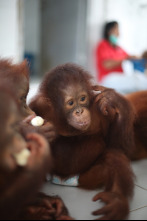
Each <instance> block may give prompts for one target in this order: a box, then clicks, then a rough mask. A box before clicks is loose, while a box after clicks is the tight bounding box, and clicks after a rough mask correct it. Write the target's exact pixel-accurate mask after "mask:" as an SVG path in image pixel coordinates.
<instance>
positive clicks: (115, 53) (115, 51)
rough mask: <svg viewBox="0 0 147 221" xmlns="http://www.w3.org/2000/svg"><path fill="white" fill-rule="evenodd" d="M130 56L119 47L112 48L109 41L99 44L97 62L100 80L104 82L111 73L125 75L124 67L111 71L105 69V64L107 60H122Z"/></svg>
mask: <svg viewBox="0 0 147 221" xmlns="http://www.w3.org/2000/svg"><path fill="white" fill-rule="evenodd" d="M127 57H128V54H127V53H126V52H125V51H124V50H123V49H122V48H120V47H119V46H116V47H114V46H112V45H111V43H110V42H109V41H107V40H103V41H101V42H100V43H99V44H98V47H97V50H96V62H97V69H98V80H99V81H102V80H103V78H104V77H106V76H107V75H108V74H109V73H112V72H118V73H123V69H122V66H121V65H120V66H118V67H116V68H113V69H111V70H108V69H106V68H105V67H104V65H103V63H104V61H106V60H116V61H119V60H122V59H126V58H127Z"/></svg>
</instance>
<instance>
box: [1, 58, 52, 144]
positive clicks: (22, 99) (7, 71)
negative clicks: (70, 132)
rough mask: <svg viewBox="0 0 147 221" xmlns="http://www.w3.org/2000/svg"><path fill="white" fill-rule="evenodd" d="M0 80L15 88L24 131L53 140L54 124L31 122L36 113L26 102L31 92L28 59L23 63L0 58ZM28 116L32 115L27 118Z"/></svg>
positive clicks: (21, 125)
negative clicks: (37, 124)
mask: <svg viewBox="0 0 147 221" xmlns="http://www.w3.org/2000/svg"><path fill="white" fill-rule="evenodd" d="M0 81H1V82H2V83H3V84H4V85H9V87H10V88H13V90H14V93H15V96H16V98H17V102H18V103H19V105H20V111H21V112H22V116H23V119H22V122H21V124H20V129H21V131H22V133H28V132H37V133H39V134H42V135H43V136H45V137H46V138H47V139H48V140H49V141H52V140H53V139H54V137H55V136H56V133H55V130H54V127H53V125H51V124H50V123H47V122H44V124H43V125H42V126H40V127H34V126H31V123H30V122H31V120H32V118H34V117H35V113H34V112H33V111H32V110H31V109H30V108H29V107H28V105H27V104H26V99H27V95H28V93H29V68H28V65H27V61H24V62H23V63H21V64H13V63H12V62H11V61H10V60H0ZM28 116H31V117H29V118H27V119H26V117H28Z"/></svg>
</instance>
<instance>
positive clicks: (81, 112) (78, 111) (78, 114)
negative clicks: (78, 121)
mask: <svg viewBox="0 0 147 221" xmlns="http://www.w3.org/2000/svg"><path fill="white" fill-rule="evenodd" d="M83 112H84V110H83V109H82V108H78V109H77V110H76V115H77V116H80V115H81V114H83Z"/></svg>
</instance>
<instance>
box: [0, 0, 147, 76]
mask: <svg viewBox="0 0 147 221" xmlns="http://www.w3.org/2000/svg"><path fill="white" fill-rule="evenodd" d="M111 20H116V21H118V22H119V24H120V33H121V35H120V45H121V46H122V47H123V48H124V49H125V50H126V51H127V52H128V53H131V54H136V55H140V54H142V53H143V51H145V50H147V0H117V1H116V0H0V56H1V57H8V58H13V60H14V61H16V62H20V61H22V60H23V59H24V58H28V59H29V61H30V62H31V76H33V77H37V78H38V77H42V75H44V74H45V73H46V72H47V71H48V70H49V69H51V68H52V67H54V66H56V65H58V64H62V63H66V62H74V63H78V64H80V65H82V66H84V67H85V68H86V69H88V70H89V71H90V73H91V74H92V75H93V76H94V77H96V72H97V71H96V65H95V49H96V45H97V44H98V42H99V41H100V40H101V38H102V29H103V26H104V24H105V23H106V22H107V21H111Z"/></svg>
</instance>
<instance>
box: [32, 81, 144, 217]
mask: <svg viewBox="0 0 147 221" xmlns="http://www.w3.org/2000/svg"><path fill="white" fill-rule="evenodd" d="M38 85H39V81H36V82H33V83H31V87H30V93H29V96H28V100H30V98H31V97H32V96H34V95H35V93H36V91H37V88H38ZM133 169H134V172H135V175H136V184H137V185H140V186H141V187H143V188H145V189H147V160H144V161H140V162H137V163H133ZM43 191H44V192H45V193H46V194H49V195H59V196H61V197H62V199H63V200H64V202H65V204H66V205H67V207H68V209H69V211H70V215H71V216H72V217H74V218H75V219H78V220H83V219H85V220H92V219H95V217H93V216H92V215H91V212H92V211H95V210H97V209H98V208H101V207H102V204H101V203H99V202H97V203H93V202H92V201H91V199H92V198H93V196H95V195H96V194H97V193H98V191H84V190H80V189H78V188H71V187H62V186H56V185H52V184H50V183H46V184H45V185H44V187H43ZM143 206H147V191H145V190H143V189H140V188H139V187H137V186H136V187H135V194H134V198H133V200H132V202H131V210H134V209H136V208H138V207H143ZM129 220H147V207H146V208H143V209H141V210H138V211H135V212H132V213H130V217H129Z"/></svg>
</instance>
